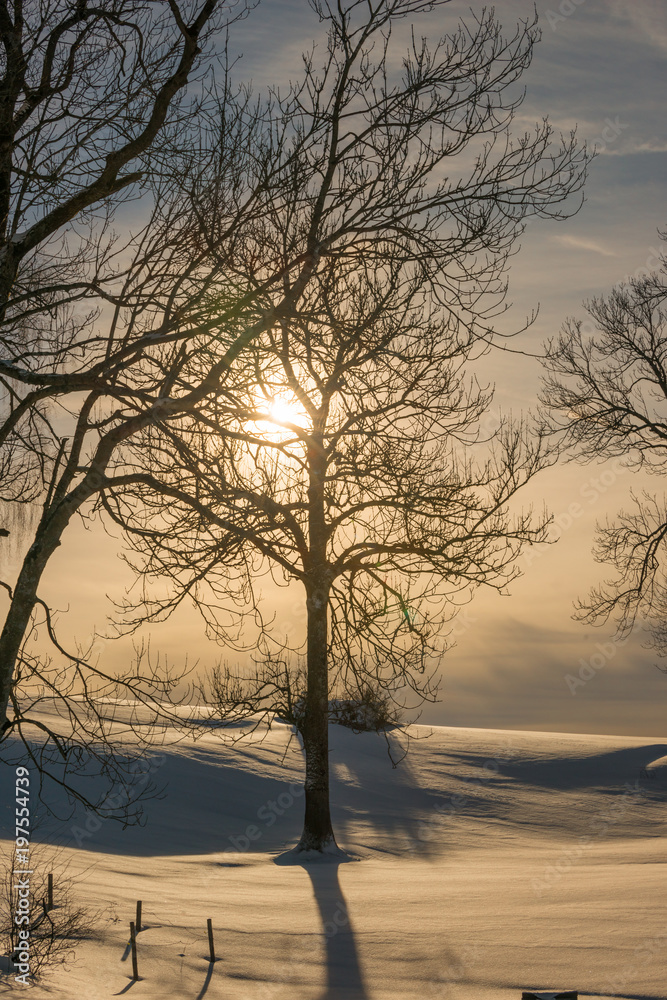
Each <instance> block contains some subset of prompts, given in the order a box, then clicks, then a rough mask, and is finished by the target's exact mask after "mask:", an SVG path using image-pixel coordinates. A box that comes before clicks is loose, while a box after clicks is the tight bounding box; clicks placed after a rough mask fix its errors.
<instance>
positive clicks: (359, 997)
mask: <svg viewBox="0 0 667 1000" xmlns="http://www.w3.org/2000/svg"><path fill="white" fill-rule="evenodd" d="M340 864H341V862H340V861H337V860H335V859H332V860H326V861H314V862H312V863H310V864H303V865H301V867H302V868H303V869H304V871H305V872H306V873H307V875H308V877H309V878H310V881H311V883H312V886H313V895H314V896H315V901H316V903H317V907H318V909H319V911H320V919H321V921H322V930H323V932H324V946H325V950H326V977H327V979H326V985H325V987H324V990H323V992H322V993H321V994H320V997H319V998H318V1000H368V993H367V992H366V986H365V983H364V975H363V970H362V968H361V964H360V961H359V953H358V950H357V941H356V938H355V934H354V925H353V922H352V918H351V916H350V913H349V911H348V908H347V902H346V900H345V896H344V895H343V890H342V888H341V884H340V878H339V875H338V869H339V867H340Z"/></svg>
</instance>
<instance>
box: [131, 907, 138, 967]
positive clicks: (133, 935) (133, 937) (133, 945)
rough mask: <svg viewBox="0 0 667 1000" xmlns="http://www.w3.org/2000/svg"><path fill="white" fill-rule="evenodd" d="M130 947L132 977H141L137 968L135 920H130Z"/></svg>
mask: <svg viewBox="0 0 667 1000" xmlns="http://www.w3.org/2000/svg"><path fill="white" fill-rule="evenodd" d="M130 947H131V948H132V978H133V979H138V978H139V969H138V968H137V935H136V933H135V930H134V920H130Z"/></svg>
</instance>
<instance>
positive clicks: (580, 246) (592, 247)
mask: <svg viewBox="0 0 667 1000" xmlns="http://www.w3.org/2000/svg"><path fill="white" fill-rule="evenodd" d="M554 240H556V241H557V242H558V243H562V244H563V245H564V246H567V247H573V248H574V249H575V250H588V251H590V252H591V253H597V254H600V255H601V256H602V257H615V256H616V254H615V253H614V251H613V250H609V249H607V247H604V246H602V245H601V244H600V243H596V242H595V240H586V239H582V237H580V236H554Z"/></svg>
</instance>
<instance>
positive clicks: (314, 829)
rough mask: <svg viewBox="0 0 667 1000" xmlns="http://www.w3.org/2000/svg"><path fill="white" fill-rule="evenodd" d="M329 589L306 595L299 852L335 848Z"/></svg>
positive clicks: (315, 590)
mask: <svg viewBox="0 0 667 1000" xmlns="http://www.w3.org/2000/svg"><path fill="white" fill-rule="evenodd" d="M328 599H329V595H328V588H327V587H315V588H314V589H313V591H312V592H311V593H309V594H308V596H307V609H308V652H307V658H308V691H307V695H306V717H305V720H304V732H303V745H304V750H305V753H306V786H305V790H306V802H305V816H304V822H303V833H302V834H301V840H300V841H299V845H298V848H297V849H298V850H300V851H324V850H325V849H326V848H327V847H330V846H332V845H333V846H334V847H335V845H336V840H335V838H334V833H333V828H332V826H331V814H330V811H329V676H328V664H327V638H328V637H327V621H328V615H327V610H328Z"/></svg>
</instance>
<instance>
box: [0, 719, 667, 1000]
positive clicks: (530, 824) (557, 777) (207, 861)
mask: <svg viewBox="0 0 667 1000" xmlns="http://www.w3.org/2000/svg"><path fill="white" fill-rule="evenodd" d="M289 732H290V731H289V729H288V728H287V727H285V726H282V725H280V724H278V725H275V726H274V727H273V728H272V729H271V730H270V731H266V730H261V731H259V732H257V733H256V734H255V735H253V736H252V737H250V738H248V739H247V740H244V741H242V742H240V743H237V744H236V746H234V747H230V746H228V745H226V744H225V742H224V740H223V739H222V737H221V733H220V731H215V730H211V731H210V733H208V734H207V735H206V736H205V737H204V738H202V739H200V740H198V741H196V742H184V743H180V744H176V745H174V746H171V747H168V748H161V749H160V753H159V754H157V753H156V755H155V756H154V757H153V765H154V771H155V777H156V779H157V780H158V782H160V783H165V784H166V795H165V797H164V798H162V799H160V800H155V801H152V802H150V803H149V804H148V806H147V823H146V825H145V826H144V827H142V828H138V829H137V828H129V829H127V830H125V831H123V830H121V829H120V828H119V827H118V826H117V825H116V824H114V823H112V822H109V821H107V822H103V823H100V821H99V820H97V819H96V818H95V817H93V816H86V815H85V814H82V813H79V814H78V815H77V816H76V817H74V819H73V820H71V821H70V822H68V823H67V824H66V825H65V826H64V827H63V826H57V825H51V826H50V827H46V826H45V827H43V828H42V830H41V831H40V836H41V838H42V840H44V841H52V842H54V843H55V842H59V843H60V844H62V845H64V846H65V849H64V854H65V855H67V856H68V857H71V859H72V862H73V864H74V866H75V867H76V866H78V867H79V868H80V869H81V870H83V868H84V867H85V869H86V872H85V875H84V876H83V877H82V880H81V882H80V883H79V885H78V887H77V893H78V895H79V897H80V898H81V900H82V901H83V902H85V903H87V904H88V905H90V906H91V907H93V908H95V909H97V910H98V912H99V916H98V918H97V931H98V934H97V936H96V937H95V938H93V939H91V940H89V941H86V942H83V943H82V944H80V945H79V946H78V948H77V960H76V962H75V963H74V964H73V965H72V966H70V967H69V968H68V969H67V970H59V971H57V972H56V973H54V975H53V976H52V977H51V978H50V979H48V980H46V981H45V985H44V986H38V987H34V988H32V989H31V991H30V995H31V996H32V997H35V998H38V997H47V996H49V997H53V998H54V1000H56V998H57V1000H60V998H65V997H66V998H68V1000H69V998H79V997H80V998H86V1000H97V998H102V997H110V996H113V995H119V994H120V993H124V992H129V993H131V995H132V996H134V997H137V998H138V997H151V998H160V1000H162V998H167V997H168V998H170V1000H180V998H191V1000H195V998H197V1000H202V998H203V997H204V996H205V997H207V1000H216V998H225V1000H227V998H229V1000H362V998H366V1000H399V998H401V1000H403V998H405V1000H417V998H443V1000H445V998H447V1000H508V998H510V997H511V998H513V1000H518V998H519V997H520V994H521V991H522V990H524V989H542V990H550V989H551V990H556V989H563V990H565V989H577V990H579V991H580V994H583V995H586V994H588V995H598V996H604V997H627V998H634V1000H665V998H667V958H666V957H665V956H666V954H667V947H666V946H667V864H666V862H667V846H666V844H665V840H664V832H665V818H666V812H667V781H666V780H665V760H664V759H661V758H665V754H666V753H667V741H661V740H659V739H656V740H653V741H652V740H648V739H640V738H636V739H633V738H626V737H603V736H580V735H577V736H573V735H566V734H556V733H529V732H505V731H494V730H480V729H453V728H434V729H432V730H431V729H427V728H426V727H418V726H417V727H413V729H412V735H413V737H415V738H413V739H412V740H411V745H410V752H409V755H408V757H407V758H406V760H404V761H403V762H402V763H401V764H400V765H399V767H397V768H393V767H392V764H391V761H390V759H389V756H388V753H387V744H386V742H385V740H384V739H383V738H382V737H381V736H377V735H375V734H369V733H365V734H354V733H351V732H350V731H348V730H345V729H343V728H341V727H340V726H332V727H331V747H332V749H331V765H332V772H333V787H332V798H333V816H334V825H335V829H336V831H337V836H338V841H339V844H340V845H341V846H342V847H344V848H345V849H346V850H348V851H349V852H350V853H351V854H353V855H355V856H356V857H357V858H359V859H360V860H358V861H350V862H346V863H336V862H331V861H328V862H315V863H305V864H296V865H295V864H285V863H283V862H284V861H285V860H286V859H284V858H281V857H280V855H281V854H282V853H283V852H284V851H285V850H286V849H287V848H289V847H291V846H293V844H294V843H295V841H296V839H297V838H298V835H299V832H300V825H301V817H302V803H303V796H302V792H301V785H300V781H301V774H302V762H301V755H300V751H299V749H298V746H297V745H296V744H295V742H294V741H292V744H291V746H290V747H288V743H289ZM390 742H391V743H392V744H393V753H394V756H396V755H397V753H398V746H397V737H396V736H391V737H390ZM4 771H5V772H9V769H8V768H5V769H4ZM11 777H12V775H9V774H8V773H5V774H3V785H4V784H5V783H7V788H5V787H3V801H4V802H7V801H8V795H9V792H8V787H9V778H11ZM5 844H6V845H7V844H8V842H7V841H6V842H5ZM137 899H141V900H142V901H143V914H144V917H143V919H144V923H145V929H144V930H142V931H141V933H140V935H139V938H138V957H139V973H140V975H141V977H142V978H141V980H140V981H139V982H132V981H131V980H130V978H129V977H130V975H131V969H130V963H129V958H128V950H127V948H126V945H127V938H128V926H129V921H130V920H131V919H133V917H134V909H135V901H136V900H137ZM209 917H210V918H211V919H212V921H213V927H214V930H215V943H216V951H217V954H218V956H219V960H218V961H217V962H216V963H215V964H214V965H213V966H211V965H210V963H209V962H208V960H207V952H208V946H207V937H206V920H207V918H209ZM10 981H11V980H9V981H7V980H6V982H10ZM47 985H48V987H49V989H48V990H47V989H46V986H47ZM20 988H22V987H20V986H18V985H17V986H15V989H20Z"/></svg>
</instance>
